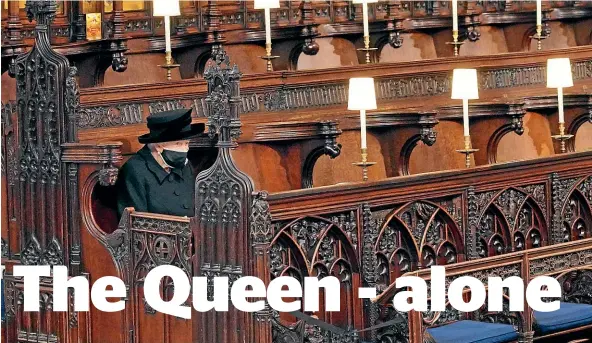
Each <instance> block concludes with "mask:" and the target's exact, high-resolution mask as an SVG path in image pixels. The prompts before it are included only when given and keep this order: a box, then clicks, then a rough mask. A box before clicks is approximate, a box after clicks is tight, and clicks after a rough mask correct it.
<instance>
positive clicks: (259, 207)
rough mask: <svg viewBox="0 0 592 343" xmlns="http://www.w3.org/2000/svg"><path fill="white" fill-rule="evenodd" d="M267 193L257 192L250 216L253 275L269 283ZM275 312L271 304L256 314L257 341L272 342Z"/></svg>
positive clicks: (255, 332)
mask: <svg viewBox="0 0 592 343" xmlns="http://www.w3.org/2000/svg"><path fill="white" fill-rule="evenodd" d="M266 199H267V193H266V192H259V193H255V195H254V199H253V206H252V208H251V217H250V223H249V226H250V240H251V246H252V249H253V253H252V255H251V256H253V275H254V276H256V277H258V278H259V279H261V280H262V281H263V283H264V284H265V285H268V284H269V282H270V281H271V276H270V273H269V244H270V243H271V240H272V239H273V233H274V230H273V226H272V224H271V214H270V213H269V204H268V203H267V200H266ZM272 319H273V312H272V311H271V308H270V307H269V305H266V307H265V310H263V311H260V312H258V313H256V314H255V316H254V325H255V326H254V328H255V330H254V335H253V337H254V341H253V342H257V343H260V342H261V343H271V342H272V336H271V325H272V324H271V320H272Z"/></svg>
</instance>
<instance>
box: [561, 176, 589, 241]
mask: <svg viewBox="0 0 592 343" xmlns="http://www.w3.org/2000/svg"><path fill="white" fill-rule="evenodd" d="M582 184H583V182H581V183H580V184H578V185H576V186H575V187H574V188H573V190H572V191H571V193H570V195H569V196H568V198H567V200H566V202H565V204H564V207H563V210H562V213H561V218H562V223H561V225H562V231H561V232H562V237H563V241H575V240H579V239H584V238H589V237H592V210H591V208H590V204H589V203H588V201H587V199H586V196H585V195H584V194H583V193H582V191H581V189H580V186H581V185H582Z"/></svg>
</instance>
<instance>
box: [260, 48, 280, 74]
mask: <svg viewBox="0 0 592 343" xmlns="http://www.w3.org/2000/svg"><path fill="white" fill-rule="evenodd" d="M259 57H260V58H262V59H264V60H266V61H267V71H268V72H271V71H273V65H272V64H271V61H272V60H274V59H276V58H279V56H272V55H271V43H265V56H259Z"/></svg>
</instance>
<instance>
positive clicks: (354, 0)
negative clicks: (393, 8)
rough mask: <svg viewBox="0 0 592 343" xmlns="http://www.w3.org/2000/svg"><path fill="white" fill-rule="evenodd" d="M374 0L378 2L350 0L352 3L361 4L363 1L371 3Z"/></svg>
mask: <svg viewBox="0 0 592 343" xmlns="http://www.w3.org/2000/svg"><path fill="white" fill-rule="evenodd" d="M374 2H378V0H352V3H354V4H363V3H367V4H371V3H374Z"/></svg>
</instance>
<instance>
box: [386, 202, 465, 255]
mask: <svg viewBox="0 0 592 343" xmlns="http://www.w3.org/2000/svg"><path fill="white" fill-rule="evenodd" d="M397 216H398V217H399V219H401V221H402V222H403V223H404V224H405V225H406V226H407V227H408V228H409V229H410V232H411V235H412V237H413V238H414V240H415V242H416V244H417V246H418V248H419V253H420V263H421V264H422V266H423V267H430V266H432V265H438V264H439V265H443V264H449V263H455V262H459V261H462V260H464V242H463V238H462V234H461V231H460V229H459V228H458V226H457V224H456V223H455V222H454V219H453V218H452V216H451V215H450V214H449V213H448V211H446V210H445V209H444V208H442V207H440V206H439V205H436V204H434V203H431V202H427V201H418V202H412V203H408V204H406V205H405V206H403V207H401V208H400V209H399V210H397Z"/></svg>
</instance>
